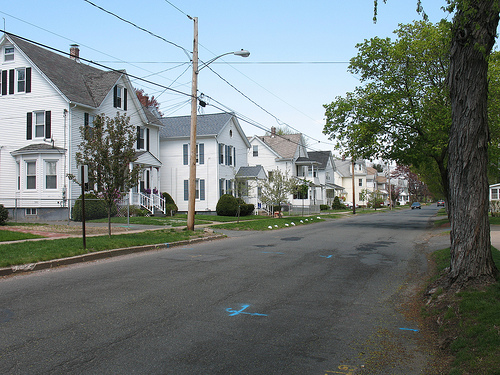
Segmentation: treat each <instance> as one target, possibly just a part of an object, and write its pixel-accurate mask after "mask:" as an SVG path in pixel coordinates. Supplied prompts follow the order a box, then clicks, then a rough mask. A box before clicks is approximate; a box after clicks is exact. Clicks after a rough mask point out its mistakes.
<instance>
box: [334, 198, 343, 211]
mask: <svg viewBox="0 0 500 375" xmlns="http://www.w3.org/2000/svg"><path fill="white" fill-rule="evenodd" d="M343 208H345V205H343V204H342V203H340V199H339V197H335V198H333V204H332V209H334V210H341V209H343Z"/></svg>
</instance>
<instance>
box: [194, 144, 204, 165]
mask: <svg viewBox="0 0 500 375" xmlns="http://www.w3.org/2000/svg"><path fill="white" fill-rule="evenodd" d="M196 163H198V164H205V144H204V143H199V144H197V145H196Z"/></svg>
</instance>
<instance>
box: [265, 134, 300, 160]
mask: <svg viewBox="0 0 500 375" xmlns="http://www.w3.org/2000/svg"><path fill="white" fill-rule="evenodd" d="M257 138H259V139H260V140H261V141H262V142H264V143H265V144H266V145H268V146H269V147H270V148H271V149H273V150H274V151H275V152H276V153H277V154H278V155H280V156H281V157H282V158H283V159H292V158H293V157H294V156H295V152H296V151H297V147H299V145H300V144H302V134H300V133H299V134H283V135H274V136H258V137H257Z"/></svg>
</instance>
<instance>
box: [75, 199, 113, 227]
mask: <svg viewBox="0 0 500 375" xmlns="http://www.w3.org/2000/svg"><path fill="white" fill-rule="evenodd" d="M117 211H118V210H117V208H116V206H115V205H113V207H112V208H111V216H115V215H116V213H117ZM105 217H108V208H107V206H106V202H104V201H103V200H102V199H99V198H97V196H96V195H95V194H93V193H85V220H93V219H102V218H105ZM71 218H72V219H73V220H74V221H82V196H81V195H80V196H79V197H78V200H77V201H76V202H75V205H74V206H73V210H72V211H71Z"/></svg>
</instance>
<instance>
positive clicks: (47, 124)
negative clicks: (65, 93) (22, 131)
mask: <svg viewBox="0 0 500 375" xmlns="http://www.w3.org/2000/svg"><path fill="white" fill-rule="evenodd" d="M33 117H34V119H33ZM33 121H34V122H35V129H34V133H35V134H34V136H35V137H37V138H47V139H50V138H51V111H37V112H28V114H27V118H26V139H33Z"/></svg>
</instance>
